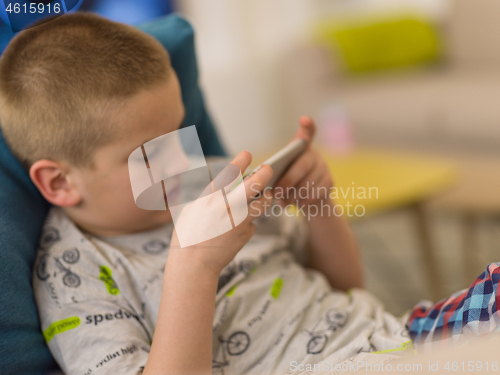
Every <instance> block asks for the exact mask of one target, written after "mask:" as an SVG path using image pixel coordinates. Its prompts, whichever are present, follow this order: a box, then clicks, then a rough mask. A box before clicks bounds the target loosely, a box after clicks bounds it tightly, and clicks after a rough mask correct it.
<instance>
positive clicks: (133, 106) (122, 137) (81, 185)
mask: <svg viewBox="0 0 500 375" xmlns="http://www.w3.org/2000/svg"><path fill="white" fill-rule="evenodd" d="M122 108H123V109H122V111H121V112H120V114H119V115H118V116H117V118H115V121H116V122H117V124H118V127H119V129H120V130H119V134H118V136H117V137H116V138H115V141H114V142H112V143H111V144H108V145H106V146H104V147H102V148H99V149H98V150H97V151H96V153H95V155H94V168H85V169H79V168H78V169H77V168H73V171H72V173H73V179H74V183H75V185H76V186H77V188H78V189H79V192H80V194H81V196H82V199H81V202H80V203H79V204H78V205H76V206H73V207H65V211H66V213H67V214H68V216H70V217H71V218H72V219H73V221H75V222H76V223H77V224H78V225H79V226H80V227H82V228H83V229H85V230H87V231H88V232H90V233H93V234H96V235H103V236H104V235H120V234H125V233H132V232H137V231H143V230H147V229H152V228H155V227H158V226H160V225H162V224H166V223H168V222H169V221H171V217H170V213H169V211H168V210H166V211H147V210H142V209H140V208H138V207H137V206H136V204H135V201H134V196H133V194H132V188H131V184H130V178H129V171H128V157H129V156H130V154H131V153H132V151H134V150H135V149H136V148H137V147H140V146H141V145H142V144H144V143H146V142H148V141H150V140H151V139H154V138H156V137H159V136H160V135H163V134H166V133H169V132H172V131H175V130H177V129H179V127H180V125H181V122H182V120H183V119H184V114H185V112H184V105H183V103H182V99H181V91H180V86H179V82H178V79H177V76H176V75H175V72H174V71H173V70H172V71H171V74H170V76H169V78H168V80H166V81H165V82H163V83H161V84H159V85H157V86H155V87H154V88H152V89H149V90H143V91H141V92H140V93H138V94H136V95H135V96H133V97H132V98H130V99H128V100H127V101H126V102H125V103H124V105H123V106H122Z"/></svg>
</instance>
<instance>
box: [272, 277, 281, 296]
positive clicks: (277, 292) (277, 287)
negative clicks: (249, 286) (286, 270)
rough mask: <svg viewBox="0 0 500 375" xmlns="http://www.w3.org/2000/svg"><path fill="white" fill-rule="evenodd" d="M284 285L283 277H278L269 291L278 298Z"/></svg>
mask: <svg viewBox="0 0 500 375" xmlns="http://www.w3.org/2000/svg"><path fill="white" fill-rule="evenodd" d="M282 286H283V280H282V279H281V278H279V277H278V278H277V279H276V280H274V283H273V286H272V287H271V290H270V291H269V294H270V295H271V297H273V298H274V299H277V298H278V297H279V296H280V293H281V287H282Z"/></svg>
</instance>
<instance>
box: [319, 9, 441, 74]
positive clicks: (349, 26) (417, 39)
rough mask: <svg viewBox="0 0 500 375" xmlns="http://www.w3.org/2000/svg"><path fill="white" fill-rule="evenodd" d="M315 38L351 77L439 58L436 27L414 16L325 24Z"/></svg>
mask: <svg viewBox="0 0 500 375" xmlns="http://www.w3.org/2000/svg"><path fill="white" fill-rule="evenodd" d="M317 35H318V37H319V40H320V41H321V42H322V43H324V44H326V45H327V46H328V47H329V48H331V49H332V51H333V52H334V53H335V55H336V56H338V57H340V62H341V63H342V65H343V66H344V68H345V69H346V70H347V71H348V72H351V73H359V72H371V71H378V70H387V69H393V68H400V67H406V66H415V65H421V64H429V63H435V62H436V61H439V60H440V58H441V55H442V53H441V52H442V43H441V39H440V34H439V31H438V28H437V27H436V25H435V24H434V23H433V22H431V21H430V20H427V19H425V18H421V17H419V16H415V15H397V16H396V15H391V16H386V17H381V16H379V17H374V18H373V17H356V18H352V19H344V20H329V21H328V20H327V21H323V22H320V23H319V24H318V25H317Z"/></svg>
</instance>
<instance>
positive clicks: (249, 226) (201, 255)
mask: <svg viewBox="0 0 500 375" xmlns="http://www.w3.org/2000/svg"><path fill="white" fill-rule="evenodd" d="M251 161H252V155H251V154H250V153H249V152H247V151H242V152H240V153H239V154H238V156H236V157H235V158H234V159H233V161H231V164H234V165H236V166H237V167H239V168H240V170H241V174H242V175H243V172H244V171H245V170H246V169H247V167H248V166H249V165H250V162H251ZM272 176H273V171H272V169H271V167H269V166H268V165H264V166H263V167H262V168H260V169H259V171H258V172H257V173H255V174H254V175H252V176H251V177H249V178H248V179H246V180H245V181H244V182H243V184H244V185H243V184H241V185H240V186H238V187H236V189H238V188H242V189H243V188H244V189H245V192H246V197H247V205H248V216H247V217H246V219H245V220H244V221H243V222H242V223H241V224H239V225H238V226H236V227H235V228H233V229H232V230H230V231H228V232H226V233H224V234H222V235H220V236H218V237H215V238H212V239H210V240H207V241H204V242H201V243H198V244H196V245H192V246H189V247H184V248H181V247H180V246H179V240H178V238H177V234H176V231H175V230H174V232H173V234H172V241H171V245H170V253H169V258H168V259H169V260H170V259H171V257H172V258H175V257H177V256H181V257H182V258H183V259H186V258H184V257H185V256H187V257H189V262H191V264H193V266H195V263H196V265H201V266H202V267H203V268H206V269H208V270H209V271H210V272H213V273H214V274H215V275H216V276H217V277H218V276H219V274H220V272H221V271H222V269H223V268H224V267H226V266H227V265H228V264H229V263H230V262H231V261H232V260H233V259H234V257H235V256H236V254H237V253H238V251H240V250H241V248H242V247H243V246H244V245H245V244H246V243H247V242H248V241H249V240H250V238H251V237H252V235H253V234H254V233H255V225H254V224H253V221H254V220H255V219H256V218H258V217H259V216H261V215H262V214H263V213H264V212H265V209H266V208H267V207H269V206H270V203H271V201H272V196H271V195H270V194H262V195H261V196H260V197H259V198H258V199H256V200H253V198H254V197H255V196H256V194H257V193H258V192H259V191H260V190H262V189H263V188H264V187H265V186H266V185H267V183H268V182H269V180H270V179H271V177H272ZM229 194H231V192H230V193H229ZM250 203H252V204H250ZM222 211H223V210H221V212H220V214H221V215H226V216H227V211H225V212H222ZM181 215H182V213H181ZM210 220H212V221H214V222H216V221H217V220H224V218H222V217H220V218H218V217H213V218H210ZM193 230H194V229H193Z"/></svg>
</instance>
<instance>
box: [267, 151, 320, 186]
mask: <svg viewBox="0 0 500 375" xmlns="http://www.w3.org/2000/svg"><path fill="white" fill-rule="evenodd" d="M316 162H317V160H316V157H315V155H314V153H313V152H312V151H311V149H308V150H306V151H305V152H304V153H303V154H302V155H301V156H299V158H298V159H297V160H295V161H294V163H293V164H292V165H291V166H290V168H289V169H288V170H287V171H286V173H285V174H284V175H283V177H281V178H280V180H279V181H278V184H277V185H276V187H277V188H281V189H284V188H285V187H288V186H295V185H297V184H298V183H299V182H300V181H302V180H303V179H304V178H305V177H306V176H307V175H308V174H309V173H310V172H311V171H312V170H313V169H314V168H315V166H316Z"/></svg>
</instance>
